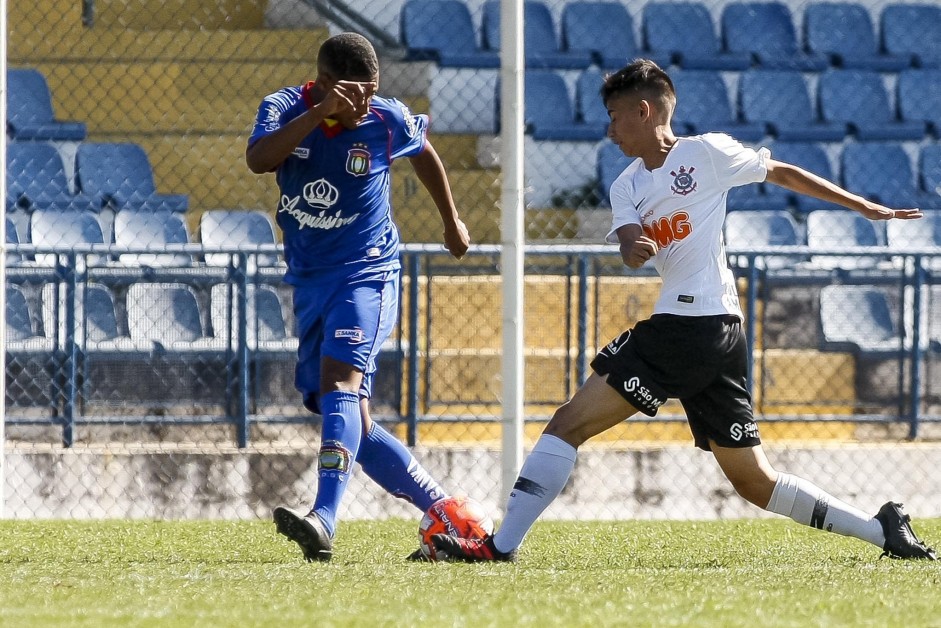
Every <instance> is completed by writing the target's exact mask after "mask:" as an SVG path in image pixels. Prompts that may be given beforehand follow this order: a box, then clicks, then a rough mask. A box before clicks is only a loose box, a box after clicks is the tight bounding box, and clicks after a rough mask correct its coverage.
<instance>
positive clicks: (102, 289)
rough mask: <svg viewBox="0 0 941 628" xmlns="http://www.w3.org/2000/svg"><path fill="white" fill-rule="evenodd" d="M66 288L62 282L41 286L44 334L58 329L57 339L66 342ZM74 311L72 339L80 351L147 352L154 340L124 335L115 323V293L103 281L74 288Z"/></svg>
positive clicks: (92, 352) (62, 342) (63, 343)
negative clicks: (136, 340)
mask: <svg viewBox="0 0 941 628" xmlns="http://www.w3.org/2000/svg"><path fill="white" fill-rule="evenodd" d="M65 299H66V290H65V284H63V283H48V284H46V285H44V286H43V288H42V303H43V308H42V316H43V326H44V327H45V329H46V335H47V336H49V335H51V333H50V331H51V330H58V339H57V342H58V344H59V346H65V342H66V327H65V321H66V317H65V307H66V302H65ZM75 300H76V312H75V323H76V324H75V330H74V334H73V339H74V341H75V342H76V343H77V344H78V345H79V346H80V347H81V349H82V352H83V354H95V353H127V352H132V353H150V352H151V351H152V350H153V349H154V343H153V342H150V341H142V342H134V341H133V340H131V338H130V337H129V336H126V335H123V334H122V333H121V331H120V328H119V326H118V315H117V309H116V304H115V298H114V294H113V293H112V292H111V289H110V288H108V287H107V286H104V285H102V284H96V283H83V284H80V285H79V286H78V289H77V290H76V291H75Z"/></svg>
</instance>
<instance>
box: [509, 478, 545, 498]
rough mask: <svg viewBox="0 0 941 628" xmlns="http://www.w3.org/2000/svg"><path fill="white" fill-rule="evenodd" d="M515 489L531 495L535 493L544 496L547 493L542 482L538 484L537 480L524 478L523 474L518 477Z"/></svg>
mask: <svg viewBox="0 0 941 628" xmlns="http://www.w3.org/2000/svg"><path fill="white" fill-rule="evenodd" d="M513 490H516V491H522V492H524V493H529V494H530V495H535V496H536V497H543V496H544V495H545V494H546V489H545V488H544V487H543V486H542V485H541V484H537V483H536V482H533V481H532V480H530V479H527V478H524V477H523V476H520V477H518V478H517V479H516V484H514V485H513Z"/></svg>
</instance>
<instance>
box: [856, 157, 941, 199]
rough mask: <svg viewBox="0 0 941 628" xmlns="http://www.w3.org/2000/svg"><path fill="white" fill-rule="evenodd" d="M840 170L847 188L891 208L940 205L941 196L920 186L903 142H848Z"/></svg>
mask: <svg viewBox="0 0 941 628" xmlns="http://www.w3.org/2000/svg"><path fill="white" fill-rule="evenodd" d="M841 170H842V171H843V183H844V186H845V187H846V188H847V189H848V190H850V191H851V192H855V193H856V194H860V195H862V196H865V197H867V198H869V199H872V200H875V201H876V202H878V203H882V204H883V205H887V206H888V207H894V208H899V209H904V208H910V207H921V208H923V209H933V208H938V200H939V199H941V197H939V196H937V195H929V194H927V193H925V192H922V191H921V190H920V189H919V188H918V187H917V184H916V180H915V175H914V173H913V171H912V164H911V161H910V160H909V157H908V153H906V152H905V149H904V148H903V147H902V146H901V145H900V144H896V143H891V142H859V143H856V144H848V145H847V146H846V148H844V149H843V155H842V166H841Z"/></svg>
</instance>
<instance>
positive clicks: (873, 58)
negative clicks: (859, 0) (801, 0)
mask: <svg viewBox="0 0 941 628" xmlns="http://www.w3.org/2000/svg"><path fill="white" fill-rule="evenodd" d="M804 31H805V34H806V36H805V39H806V41H807V49H808V50H810V51H811V52H815V53H817V54H822V55H828V56H829V57H830V59H831V61H832V63H833V65H835V66H838V67H841V68H845V69H855V70H873V71H877V72H898V71H900V70H903V69H905V68H907V67H910V66H911V57H910V56H908V55H901V56H897V55H889V54H884V53H882V52H881V50H880V46H879V41H878V40H877V38H876V35H875V32H874V29H873V25H872V19H871V18H870V17H869V10H868V9H867V8H866V7H864V6H863V5H861V4H855V3H844V2H840V3H836V2H812V3H810V4H808V5H807V9H806V10H805V11H804Z"/></svg>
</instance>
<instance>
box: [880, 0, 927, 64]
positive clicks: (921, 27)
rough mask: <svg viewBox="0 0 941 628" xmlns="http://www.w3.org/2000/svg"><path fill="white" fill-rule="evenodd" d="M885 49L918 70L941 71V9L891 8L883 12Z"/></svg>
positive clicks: (912, 5) (919, 6)
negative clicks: (937, 69) (918, 68)
mask: <svg viewBox="0 0 941 628" xmlns="http://www.w3.org/2000/svg"><path fill="white" fill-rule="evenodd" d="M882 46H883V48H885V50H886V51H887V52H889V53H890V54H894V55H898V56H903V57H909V58H911V59H912V62H913V63H914V64H915V65H916V66H917V67H923V68H941V7H939V6H937V4H889V5H886V7H885V8H884V9H882Z"/></svg>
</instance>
